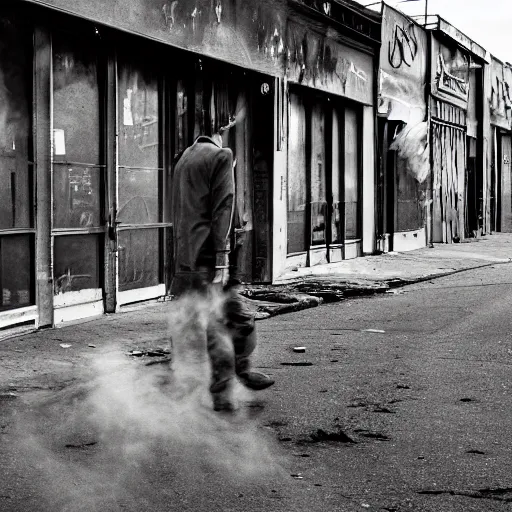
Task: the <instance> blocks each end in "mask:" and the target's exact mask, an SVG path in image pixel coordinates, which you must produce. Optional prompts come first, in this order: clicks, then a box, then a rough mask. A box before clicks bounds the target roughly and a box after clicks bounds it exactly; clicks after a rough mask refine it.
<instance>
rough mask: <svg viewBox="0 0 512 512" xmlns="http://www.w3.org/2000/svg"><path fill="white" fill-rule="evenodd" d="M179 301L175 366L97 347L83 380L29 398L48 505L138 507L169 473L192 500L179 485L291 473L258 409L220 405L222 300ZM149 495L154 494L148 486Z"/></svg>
mask: <svg viewBox="0 0 512 512" xmlns="http://www.w3.org/2000/svg"><path fill="white" fill-rule="evenodd" d="M170 304H171V305H170V312H169V320H170V321H169V325H170V328H169V329H170V336H171V337H172V355H173V369H172V370H171V369H170V368H169V367H168V366H167V365H161V364H157V365H153V366H146V365H144V363H143V362H141V360H140V359H136V358H130V357H127V355H126V353H124V352H123V351H122V350H121V348H120V347H116V346H111V347H109V348H108V349H106V350H104V351H103V352H101V353H100V355H99V356H98V355H97V354H95V358H94V360H91V363H90V365H88V366H87V367H86V368H84V369H83V375H82V380H81V382H80V383H79V384H75V385H72V386H69V387H67V388H65V389H64V390H62V391H60V392H58V393H53V394H49V395H48V396H46V397H43V399H42V400H41V397H40V396H39V397H38V398H37V400H36V398H34V399H33V402H32V403H30V401H29V402H28V406H29V408H28V411H27V412H26V413H24V414H23V415H22V418H21V419H20V421H19V425H18V434H19V439H20V442H21V443H23V446H24V451H25V453H26V457H27V458H29V459H30V460H31V462H32V464H33V465H34V466H35V467H36V469H37V470H38V471H39V473H40V475H41V478H42V482H43V484H42V485H40V487H41V489H39V492H41V496H42V499H43V500H44V502H45V505H44V506H41V510H52V511H71V510H72V511H81V510H84V511H93V510H98V511H99V510H101V511H103V510H118V509H119V510H121V509H122V508H118V506H120V505H119V504H120V503H123V500H125V503H128V505H126V506H127V507H128V508H129V504H130V503H132V501H133V499H134V497H135V496H136V495H137V493H138V491H137V490H138V489H140V488H141V486H144V485H146V486H147V485H148V484H147V482H149V481H152V480H153V479H155V478H160V479H161V478H163V475H165V485H164V490H165V492H166V493H168V494H170V495H173V493H176V494H175V495H174V498H173V499H174V501H176V500H178V499H180V498H179V497H180V496H181V497H182V499H185V498H184V497H183V496H184V494H183V493H182V492H181V491H180V489H182V490H183V489H186V488H190V490H191V491H192V492H194V488H195V486H197V485H201V486H202V487H204V486H205V479H209V478H211V479H213V481H214V482H218V481H222V482H224V484H225V485H228V486H229V485H235V486H236V485H238V484H242V485H247V484H250V485H261V484H262V483H263V482H265V481H267V482H268V481H269V478H270V479H272V480H273V481H274V482H276V481H279V480H280V479H281V478H285V476H286V475H287V473H286V472H285V471H284V470H283V469H282V466H281V462H282V460H281V456H280V455H279V448H278V447H277V443H276V442H275V441H274V440H273V439H271V438H269V437H268V436H266V435H265V432H264V431H263V430H262V429H260V428H259V427H258V426H257V424H256V422H255V421H254V420H253V419H251V418H250V417H249V415H248V413H247V411H248V410H249V409H247V408H244V407H241V408H240V410H239V412H238V413H237V414H236V415H235V416H230V415H228V416H225V415H219V414H218V413H216V412H214V411H213V410H212V404H211V398H210V395H209V392H208V385H209V379H210V369H209V361H208V357H207V354H206V350H205V346H206V345H205V343H206V341H205V327H206V324H207V322H208V319H209V317H210V315H212V314H213V315H217V314H219V311H220V309H219V308H220V307H221V305H222V299H221V298H219V297H216V298H211V300H206V299H204V298H200V297H193V296H190V297H187V298H184V299H183V300H180V301H176V302H172V303H170ZM235 393H236V395H237V399H238V401H239V402H241V403H243V402H244V401H246V400H248V399H249V398H250V396H251V395H250V393H249V392H248V391H247V390H245V389H243V388H242V387H241V386H240V385H239V384H237V385H236V388H235ZM206 487H207V485H206ZM155 492H156V491H155ZM141 494H143V495H144V496H145V497H146V498H144V499H147V496H148V489H147V488H146V489H145V491H144V492H143V493H141ZM137 499H138V500H139V502H140V500H141V499H142V498H140V496H139V497H138V498H137ZM141 506H142V505H141ZM143 506H144V508H143V509H144V510H156V508H154V506H153V505H152V504H151V503H150V502H147V503H145V504H144V503H143ZM146 507H147V508H146Z"/></svg>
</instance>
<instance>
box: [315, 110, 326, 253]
mask: <svg viewBox="0 0 512 512" xmlns="http://www.w3.org/2000/svg"><path fill="white" fill-rule="evenodd" d="M325 112H326V109H325V107H324V104H323V102H315V104H314V105H313V107H312V109H311V245H324V244H325V243H326V242H327V192H326V161H325Z"/></svg>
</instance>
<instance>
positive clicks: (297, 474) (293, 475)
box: [290, 473, 304, 480]
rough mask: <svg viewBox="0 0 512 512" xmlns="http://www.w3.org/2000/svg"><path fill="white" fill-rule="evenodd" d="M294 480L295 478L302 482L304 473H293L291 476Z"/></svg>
mask: <svg viewBox="0 0 512 512" xmlns="http://www.w3.org/2000/svg"><path fill="white" fill-rule="evenodd" d="M290 476H291V477H292V478H295V479H296V480H302V479H303V478H304V477H303V476H302V473H292V474H291V475H290Z"/></svg>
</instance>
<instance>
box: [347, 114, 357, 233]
mask: <svg viewBox="0 0 512 512" xmlns="http://www.w3.org/2000/svg"><path fill="white" fill-rule="evenodd" d="M357 136H358V117H357V112H356V111H355V110H354V109H351V108H347V109H346V110H345V239H346V240H353V239H356V238H359V203H358V202H359V141H358V138H357Z"/></svg>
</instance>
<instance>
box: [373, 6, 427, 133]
mask: <svg viewBox="0 0 512 512" xmlns="http://www.w3.org/2000/svg"><path fill="white" fill-rule="evenodd" d="M426 50H427V35H426V33H425V31H424V30H423V29H422V28H421V27H420V26H419V25H417V24H416V23H414V22H413V21H412V20H410V19H409V18H407V17H405V16H404V15H402V14H401V13H399V12H398V11H396V10H395V9H392V8H391V7H389V6H388V5H386V4H384V10H383V15H382V46H381V52H380V72H379V73H380V76H379V113H380V114H384V115H386V116H387V117H388V119H390V120H399V121H404V122H406V123H409V122H411V123H413V124H416V123H418V122H421V121H423V120H424V119H425V111H426V107H425V79H426V72H427V53H426Z"/></svg>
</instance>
